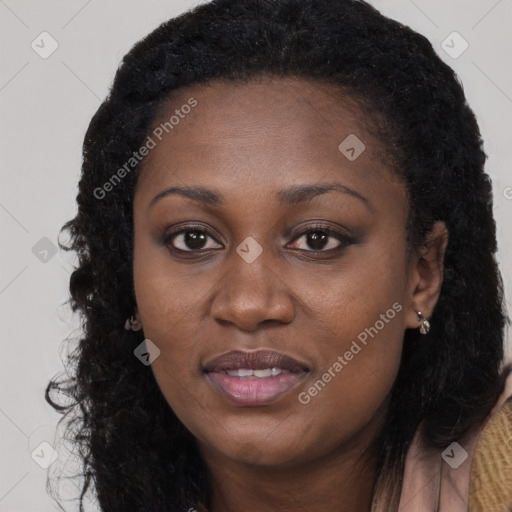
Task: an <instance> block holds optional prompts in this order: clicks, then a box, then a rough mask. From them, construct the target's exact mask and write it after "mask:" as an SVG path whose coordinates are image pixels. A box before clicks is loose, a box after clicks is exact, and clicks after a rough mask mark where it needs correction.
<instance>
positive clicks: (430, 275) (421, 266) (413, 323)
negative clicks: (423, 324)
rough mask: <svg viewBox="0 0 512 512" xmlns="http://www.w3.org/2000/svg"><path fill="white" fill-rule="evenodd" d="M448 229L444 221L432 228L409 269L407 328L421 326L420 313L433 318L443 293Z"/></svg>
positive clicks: (415, 254)
mask: <svg viewBox="0 0 512 512" xmlns="http://www.w3.org/2000/svg"><path fill="white" fill-rule="evenodd" d="M447 245H448V229H447V228H446V225H445V223H444V222H442V221H438V222H436V223H435V224H434V226H433V227H432V230H431V231H430V233H429V234H428V236H427V241H426V243H425V245H424V246H422V247H420V248H419V249H418V250H416V251H415V253H414V254H413V256H412V257H411V262H410V266H409V298H410V300H409V305H408V308H407V312H406V319H405V322H406V327H407V328H410V329H416V328H417V327H419V326H420V322H419V320H418V312H421V314H422V315H423V316H424V317H425V318H430V317H431V316H432V312H433V311H434V307H435V305H436V303H437V301H438V299H439V295H440V293H441V286H442V284H443V269H444V256H445V252H446V246H447Z"/></svg>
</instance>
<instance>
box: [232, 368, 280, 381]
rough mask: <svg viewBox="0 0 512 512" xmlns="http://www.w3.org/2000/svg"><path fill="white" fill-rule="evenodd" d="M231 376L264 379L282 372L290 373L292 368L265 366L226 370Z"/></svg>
mask: <svg viewBox="0 0 512 512" xmlns="http://www.w3.org/2000/svg"><path fill="white" fill-rule="evenodd" d="M226 373H227V374H228V375H230V376H231V377H252V378H255V379H264V378H266V377H276V376H277V375H281V374H282V373H290V370H283V369H281V368H265V369H262V370H252V369H250V368H240V369H238V370H226Z"/></svg>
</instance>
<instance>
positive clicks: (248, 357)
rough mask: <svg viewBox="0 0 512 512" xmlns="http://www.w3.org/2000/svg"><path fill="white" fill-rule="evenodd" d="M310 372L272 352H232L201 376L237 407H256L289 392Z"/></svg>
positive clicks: (204, 370)
mask: <svg viewBox="0 0 512 512" xmlns="http://www.w3.org/2000/svg"><path fill="white" fill-rule="evenodd" d="M309 371H310V369H309V368H308V366H307V365H306V364H304V363H301V362H299V361H297V360H296V359H294V358H292V357H290V356H287V355H285V354H281V353H279V352H275V351H272V350H260V351H257V352H243V351H239V350H234V351H231V352H228V353H226V354H223V355H221V356H220V357H217V358H215V359H213V360H212V361H210V362H208V363H207V364H206V365H205V366H204V368H203V373H204V375H205V376H206V378H207V380H208V381H209V382H210V383H211V384H212V385H213V389H214V390H216V391H217V392H219V393H220V394H221V395H222V396H223V397H225V398H228V399H229V400H230V401H231V402H234V403H235V404H237V405H244V406H257V405H264V404H268V403H271V402H274V401H276V400H277V399H278V398H280V397H282V396H283V395H285V394H287V393H289V392H291V391H292V390H293V389H294V388H296V387H297V386H298V385H299V384H300V382H302V380H303V379H304V378H305V377H306V375H307V374H308V372H309Z"/></svg>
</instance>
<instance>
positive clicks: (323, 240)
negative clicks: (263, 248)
mask: <svg viewBox="0 0 512 512" xmlns="http://www.w3.org/2000/svg"><path fill="white" fill-rule="evenodd" d="M299 240H303V243H302V247H297V243H298V242H297V241H299ZM352 242H353V240H352V238H351V237H349V236H347V235H346V234H344V233H341V232H339V231H336V230H334V229H332V228H331V227H330V226H314V227H311V228H309V229H308V230H306V231H304V232H303V233H301V234H300V236H298V237H296V238H295V239H294V245H293V246H292V247H293V248H294V249H300V250H304V251H309V252H314V251H317V252H328V251H331V250H333V251H335V250H337V249H341V248H343V247H345V246H347V245H350V244H351V243H352Z"/></svg>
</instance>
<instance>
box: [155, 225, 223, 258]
mask: <svg viewBox="0 0 512 512" xmlns="http://www.w3.org/2000/svg"><path fill="white" fill-rule="evenodd" d="M209 239H210V242H209ZM211 241H213V242H214V243H213V244H212V242H211ZM162 242H163V243H164V244H165V245H167V246H168V245H171V246H172V248H173V249H175V250H176V251H181V252H198V251H202V250H209V249H217V248H219V247H218V246H219V245H220V244H219V243H218V242H217V241H216V239H215V238H214V237H213V235H212V234H211V233H210V232H209V231H208V230H207V229H206V228H204V227H201V226H187V227H185V228H182V229H180V230H179V231H174V232H172V233H167V234H166V235H165V236H164V239H163V240H162ZM220 247H222V245H220Z"/></svg>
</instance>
